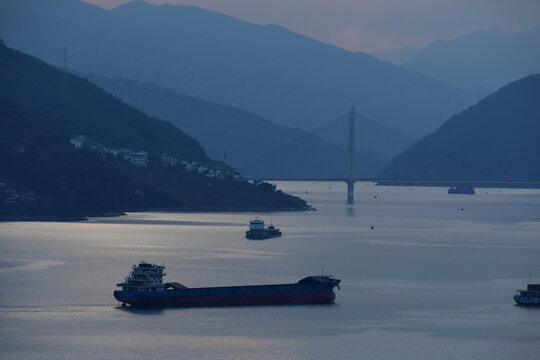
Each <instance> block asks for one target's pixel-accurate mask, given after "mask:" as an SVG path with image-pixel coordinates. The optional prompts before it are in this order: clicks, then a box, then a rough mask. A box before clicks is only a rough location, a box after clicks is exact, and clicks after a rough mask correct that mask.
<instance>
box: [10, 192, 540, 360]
mask: <svg viewBox="0 0 540 360" xmlns="http://www.w3.org/2000/svg"><path fill="white" fill-rule="evenodd" d="M277 185H278V188H280V189H283V190H284V191H287V192H290V193H293V194H295V195H299V196H301V197H303V198H305V199H306V200H308V201H309V202H310V203H311V204H312V205H313V206H314V207H315V208H317V209H318V211H313V212H301V213H273V214H252V213H234V214H231V213H210V214H198V213H134V214H129V215H127V216H123V217H117V218H95V219H91V220H90V221H88V222H78V223H22V222H21V223H17V222H15V223H0V260H1V262H0V279H1V284H2V286H1V287H0V291H1V293H0V358H1V359H134V358H135V359H139V358H141V359H142V358H148V357H151V358H155V359H328V358H334V359H415V360H417V359H490V360H492V359H538V354H540V309H535V308H521V307H518V306H515V305H514V303H513V300H512V296H513V294H514V290H515V289H517V288H522V287H524V286H525V284H526V282H527V278H528V274H529V272H530V273H531V274H532V277H533V280H536V281H538V282H540V190H530V189H527V190H520V189H511V190H510V189H503V190H500V191H498V190H497V189H477V195H474V196H467V195H448V194H446V188H435V187H434V188H408V187H379V186H374V185H373V184H370V183H359V184H357V187H356V199H357V201H356V203H355V205H352V206H349V205H347V204H346V203H345V201H344V199H345V184H344V183H330V182H280V183H278V184H277ZM306 190H307V191H308V193H307V194H306V193H305V192H306ZM462 208H463V210H461V209H462ZM255 215H259V216H261V217H263V218H264V219H265V220H266V221H270V220H272V221H273V223H274V224H275V225H277V226H278V227H280V228H281V229H282V231H283V234H284V236H283V237H281V238H276V239H269V240H265V241H249V240H246V239H245V238H244V236H243V234H244V232H245V230H246V229H247V222H248V221H249V219H250V218H251V217H252V216H255ZM372 225H373V226H374V229H371V226H372ZM143 259H144V260H146V261H149V262H157V263H161V262H164V264H165V265H166V267H167V273H168V276H167V277H166V278H165V279H166V280H168V281H177V282H180V283H183V284H184V285H186V286H218V285H242V284H259V283H262V284H264V283H276V282H278V283H281V282H295V281H297V280H299V279H300V278H302V277H304V276H307V275H315V274H319V273H320V272H321V269H322V267H324V272H325V273H331V274H334V275H335V276H336V277H339V278H341V279H342V287H341V290H340V291H336V293H337V299H336V303H335V304H332V305H307V306H265V307H238V308H226V307H222V308H205V309H164V310H146V311H142V310H130V309H123V308H121V307H120V306H119V304H118V303H117V302H116V301H115V300H114V298H113V296H112V292H113V290H114V289H115V284H116V283H117V282H121V281H122V280H123V278H124V277H125V276H126V275H127V273H128V272H129V270H130V267H131V265H132V264H134V263H137V262H138V261H139V260H143Z"/></svg>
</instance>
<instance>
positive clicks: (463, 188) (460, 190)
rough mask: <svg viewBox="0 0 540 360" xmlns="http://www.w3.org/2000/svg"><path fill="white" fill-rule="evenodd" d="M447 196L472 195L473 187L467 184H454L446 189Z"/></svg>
mask: <svg viewBox="0 0 540 360" xmlns="http://www.w3.org/2000/svg"><path fill="white" fill-rule="evenodd" d="M448 193H449V194H465V195H474V187H473V186H472V185H467V184H456V186H452V187H451V188H450V189H448Z"/></svg>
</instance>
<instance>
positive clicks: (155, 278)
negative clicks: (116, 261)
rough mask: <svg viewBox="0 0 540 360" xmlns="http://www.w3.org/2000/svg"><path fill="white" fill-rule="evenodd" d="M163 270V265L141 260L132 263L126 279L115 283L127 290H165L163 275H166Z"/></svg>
mask: <svg viewBox="0 0 540 360" xmlns="http://www.w3.org/2000/svg"><path fill="white" fill-rule="evenodd" d="M164 270H165V266H160V265H156V264H148V263H146V262H144V261H142V262H141V263H140V264H139V265H133V269H132V270H131V272H130V274H129V275H128V276H127V277H126V281H125V282H123V283H121V284H117V286H119V287H121V288H122V290H123V291H128V292H132V291H138V292H149V291H159V292H160V291H163V290H165V286H164V285H163V277H164V276H165V275H167V274H166V273H165V271H164Z"/></svg>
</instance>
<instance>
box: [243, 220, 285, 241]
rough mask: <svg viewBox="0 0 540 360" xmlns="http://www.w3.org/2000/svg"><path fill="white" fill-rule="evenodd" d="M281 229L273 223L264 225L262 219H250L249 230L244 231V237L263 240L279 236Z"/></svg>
mask: <svg viewBox="0 0 540 360" xmlns="http://www.w3.org/2000/svg"><path fill="white" fill-rule="evenodd" d="M280 236H281V231H279V229H277V228H276V227H275V226H274V225H273V224H270V226H268V227H266V228H265V227H264V220H261V219H252V220H250V221H249V230H248V231H246V238H247V239H250V240H264V239H270V238H274V237H280Z"/></svg>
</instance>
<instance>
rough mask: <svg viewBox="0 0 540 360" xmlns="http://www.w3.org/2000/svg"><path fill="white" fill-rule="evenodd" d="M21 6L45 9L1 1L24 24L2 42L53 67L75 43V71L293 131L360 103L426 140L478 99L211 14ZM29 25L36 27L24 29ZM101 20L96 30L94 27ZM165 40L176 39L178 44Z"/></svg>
mask: <svg viewBox="0 0 540 360" xmlns="http://www.w3.org/2000/svg"><path fill="white" fill-rule="evenodd" d="M20 2H23V3H25V4H28V3H30V4H35V6H36V7H37V8H40V7H43V4H41V3H42V2H39V1H38V2H35V1H30V0H20V1H19V2H17V3H14V2H13V1H7V2H4V5H2V4H0V10H2V12H3V13H4V14H5V15H4V16H3V17H15V18H17V19H18V21H16V22H15V21H9V22H0V36H3V37H4V39H5V40H6V41H7V42H8V43H10V44H13V45H16V46H17V47H18V48H22V49H23V50H25V51H26V52H29V53H31V54H33V55H36V56H38V57H40V58H43V59H44V60H45V61H48V62H51V63H54V64H60V63H61V53H62V52H63V49H64V47H65V46H67V47H68V53H69V59H70V60H69V66H70V68H74V69H76V70H78V71H84V72H92V71H90V70H95V71H96V72H97V73H100V74H104V75H114V76H120V77H125V78H134V79H137V80H142V81H149V82H156V81H155V80H156V79H159V78H161V79H162V85H164V86H166V87H168V88H171V89H173V90H175V91H177V92H179V93H188V94H189V95H191V96H194V97H196V98H200V99H204V100H208V101H211V102H215V103H219V104H225V105H232V106H237V107H240V108H242V109H244V110H247V111H250V112H252V113H255V114H258V115H261V116H263V117H265V118H267V119H270V120H272V121H274V122H276V123H278V124H281V125H286V126H289V127H299V128H302V129H304V130H313V129H315V128H317V127H318V126H320V125H322V124H324V123H326V122H328V121H331V120H333V119H334V118H335V117H336V116H337V115H338V114H340V113H341V112H342V111H343V109H347V108H349V107H350V106H351V105H356V106H357V107H358V108H362V109H363V110H362V113H363V114H364V115H365V116H367V117H369V118H372V119H374V120H376V121H379V122H381V123H384V124H385V125H387V126H390V127H392V128H394V129H397V130H399V131H401V132H405V133H406V134H407V135H408V136H413V137H418V136H422V135H424V134H425V133H427V132H429V131H431V130H433V129H435V128H436V127H437V126H438V125H439V124H440V123H441V122H442V121H443V120H444V119H446V118H448V117H449V116H451V115H452V114H453V113H455V112H456V111H458V110H460V109H462V108H463V107H465V106H466V105H469V104H470V103H472V102H473V101H474V99H476V95H474V94H472V93H469V92H464V91H462V90H459V89H455V88H453V87H449V86H447V85H445V84H443V83H442V82H441V81H439V80H435V79H432V78H429V77H426V76H425V75H421V74H419V73H417V72H415V71H411V70H408V69H402V68H400V67H397V66H394V65H392V64H390V63H383V62H380V61H378V60H376V59H375V58H373V57H372V56H370V55H367V54H363V53H352V52H348V51H346V50H343V49H340V48H337V47H335V46H332V45H329V44H325V43H321V42H318V41H316V40H314V39H310V38H308V37H306V36H304V35H300V34H297V33H295V32H292V31H290V30H288V29H284V28H283V27H278V26H260V25H255V24H250V23H248V22H244V21H240V20H237V19H234V18H232V17H229V16H226V15H223V14H219V13H216V12H212V11H209V10H201V9H198V8H194V7H182V6H176V5H175V6H173V5H166V6H165V5H164V6H162V7H155V6H151V5H150V6H147V5H144V9H140V8H139V6H138V5H136V4H135V5H134V4H133V3H129V4H125V5H123V6H119V7H118V8H116V9H114V10H103V9H100V8H97V7H96V8H95V9H91V10H88V8H87V6H89V5H88V4H86V5H85V8H84V9H82V8H79V7H78V6H77V3H76V2H72V3H69V7H70V9H71V8H77V10H76V11H75V10H72V14H71V15H70V16H66V15H65V14H63V13H62V11H60V10H58V8H61V7H62V6H61V5H62V4H67V2H62V3H61V4H60V5H58V6H57V7H56V9H57V10H51V9H50V8H47V9H46V16H41V17H38V18H36V17H32V16H31V14H29V12H28V11H27V10H25V9H26V8H25V6H24V5H20V4H19V3H20ZM6 3H7V4H8V5H9V6H8V5H5V4H6ZM66 6H67V5H66ZM2 7H3V8H2ZM81 13H82V14H85V13H88V15H85V16H83V15H80V14H81ZM30 20H31V21H32V27H31V28H22V27H24V23H25V22H26V21H30ZM98 20H99V23H100V24H101V25H100V27H99V28H98V29H96V28H95V27H94V26H93V25H92V24H93V23H96V21H98ZM23 30H24V31H23ZM163 34H175V36H174V40H173V41H172V42H171V41H168V40H166V39H165V38H164V37H163ZM8 40H9V41H8ZM83 44H84V46H83ZM158 82H159V81H158ZM389 104H392V106H389Z"/></svg>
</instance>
